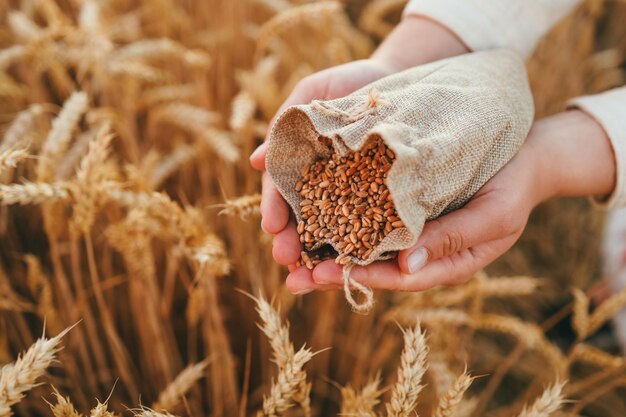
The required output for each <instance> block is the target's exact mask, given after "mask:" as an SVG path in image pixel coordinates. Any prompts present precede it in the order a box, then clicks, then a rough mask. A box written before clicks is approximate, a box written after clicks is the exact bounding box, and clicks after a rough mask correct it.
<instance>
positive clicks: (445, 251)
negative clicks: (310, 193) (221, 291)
mask: <svg viewBox="0 0 626 417" xmlns="http://www.w3.org/2000/svg"><path fill="white" fill-rule="evenodd" d="M529 154H530V152H526V151H524V150H523V151H522V152H520V153H519V154H518V155H517V156H516V157H515V158H514V159H513V160H512V161H511V162H510V163H509V164H508V165H506V166H505V167H504V168H503V169H502V170H501V171H500V172H498V174H496V175H495V176H494V177H493V178H492V179H491V180H490V181H489V182H487V184H485V186H483V188H482V189H480V190H479V191H478V193H476V195H474V197H473V198H472V199H471V200H470V201H469V202H468V203H467V204H466V205H465V206H464V207H463V208H461V209H459V210H456V211H454V212H451V213H449V214H447V215H445V216H442V217H440V218H438V219H436V220H433V221H430V222H427V223H426V225H425V226H424V230H423V232H422V234H421V235H420V237H419V239H418V242H417V244H416V245H415V246H414V247H413V248H411V249H407V250H404V251H401V252H400V253H399V255H398V258H397V259H393V260H388V261H382V262H375V263H373V264H371V265H368V266H365V267H360V266H355V267H354V268H353V269H352V271H351V273H350V276H351V277H352V278H353V279H355V280H356V281H357V282H360V283H362V284H364V285H367V286H368V287H370V288H373V289H386V290H393V291H421V290H425V289H428V288H431V287H434V286H437V285H455V284H460V283H463V282H465V281H467V280H468V279H469V278H470V277H471V276H472V275H473V274H474V273H475V272H476V271H479V270H480V269H482V268H483V267H484V266H485V265H487V264H489V263H490V262H492V261H493V260H495V259H496V258H497V257H498V256H500V255H501V254H502V253H504V252H505V251H506V250H507V249H509V248H510V247H511V246H512V245H513V244H514V243H515V241H516V240H517V239H518V238H519V236H520V235H521V233H522V231H523V230H524V227H525V226H526V222H527V221H528V217H529V215H530V212H531V210H532V208H533V207H534V206H535V204H537V203H538V201H539V199H540V198H539V195H540V194H539V193H538V190H537V188H536V187H535V183H536V178H535V173H536V170H535V169H534V163H535V161H534V160H533V158H531V157H530V155H529ZM342 285H343V278H342V266H341V265H337V264H336V263H335V262H334V261H332V260H330V261H325V262H322V263H321V264H319V265H317V266H316V267H315V269H314V270H312V271H311V270H308V269H306V268H303V267H301V268H298V269H295V270H293V271H292V272H291V273H290V274H289V276H288V278H287V288H288V289H289V290H290V291H292V292H294V293H300V294H302V293H306V292H309V291H311V290H335V289H339V288H342Z"/></svg>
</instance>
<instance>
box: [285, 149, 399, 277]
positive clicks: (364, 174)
mask: <svg viewBox="0 0 626 417" xmlns="http://www.w3.org/2000/svg"><path fill="white" fill-rule="evenodd" d="M328 142H329V141H328V140H326V141H325V142H323V143H324V144H325V145H327V146H329V147H330V144H329V143H328ZM394 159H395V154H394V153H393V152H392V151H391V150H390V149H389V148H387V147H386V146H385V145H384V143H382V142H381V141H372V142H370V143H368V144H366V145H365V146H364V147H363V148H362V149H361V150H359V151H358V152H352V153H350V154H348V155H346V156H341V155H340V154H338V153H333V154H332V155H331V156H330V158H328V159H322V160H317V161H315V162H313V163H312V164H311V165H307V166H305V167H304V168H303V169H302V178H301V179H300V180H299V181H298V182H297V183H296V187H295V189H296V191H297V192H298V193H299V194H300V196H301V197H302V200H301V201H300V216H301V220H300V221H299V222H298V225H297V231H298V234H299V235H300V243H302V244H303V245H304V250H305V251H313V250H315V249H317V247H318V246H319V245H320V244H321V243H332V245H333V248H334V249H335V250H336V251H337V252H338V253H339V256H338V257H337V259H336V260H335V261H336V262H337V263H340V264H345V263H346V262H347V261H349V260H351V259H352V258H355V259H359V260H367V259H369V257H370V255H371V254H372V253H373V252H374V250H375V249H376V247H377V246H378V245H379V244H380V243H381V242H382V241H383V240H384V239H385V237H387V236H388V235H389V234H390V233H392V232H393V231H394V230H396V229H402V228H404V223H403V222H402V220H401V219H400V217H399V216H398V212H397V211H396V208H395V204H394V202H393V198H392V196H391V192H390V191H389V189H388V188H387V185H386V178H387V173H388V172H389V170H390V169H391V164H392V163H393V160H394ZM315 255H319V254H315ZM307 256H308V257H309V261H308V262H307V259H303V260H302V264H304V265H306V266H307V267H311V266H313V265H315V264H317V263H319V262H321V261H322V260H323V259H324V258H325V257H324V256H316V258H315V259H311V255H308V254H307ZM331 257H332V255H331Z"/></svg>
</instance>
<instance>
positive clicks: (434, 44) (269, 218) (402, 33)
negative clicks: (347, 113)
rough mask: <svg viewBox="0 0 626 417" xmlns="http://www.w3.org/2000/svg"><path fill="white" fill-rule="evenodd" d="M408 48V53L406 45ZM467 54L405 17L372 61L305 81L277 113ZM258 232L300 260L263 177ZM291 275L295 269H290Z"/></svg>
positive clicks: (450, 37)
mask: <svg viewBox="0 0 626 417" xmlns="http://www.w3.org/2000/svg"><path fill="white" fill-rule="evenodd" d="M407 44H410V45H411V50H410V52H407V50H406V45H407ZM465 52H468V49H467V47H466V46H465V45H463V43H462V42H461V41H460V40H459V39H458V38H457V37H456V36H455V35H454V34H453V33H451V32H450V31H449V30H448V29H446V28H445V27H443V26H441V25H439V24H438V23H435V22H433V21H430V20H428V19H425V18H421V17H417V16H409V17H406V18H405V19H403V21H402V22H401V23H400V24H399V25H398V26H397V27H396V28H395V29H394V31H393V32H392V33H391V34H390V35H389V36H388V37H387V39H385V41H384V42H383V43H382V44H381V46H380V47H379V48H378V49H377V50H376V52H375V53H374V54H373V55H372V57H371V58H370V59H366V60H361V61H355V62H351V63H348V64H344V65H340V66H337V67H334V68H330V69H327V70H324V71H321V72H318V73H316V74H313V75H310V76H308V77H306V78H304V79H303V80H302V81H301V82H300V83H298V85H297V86H296V88H295V89H294V91H293V92H292V93H291V95H290V96H289V98H287V100H286V101H285V103H284V104H283V105H282V106H281V108H280V109H279V110H278V112H277V114H280V113H281V112H282V111H283V110H284V109H286V108H287V107H289V106H292V105H296V104H304V103H309V102H310V101H311V100H314V99H323V100H328V99H333V98H338V97H343V96H345V95H347V94H350V93H351V92H353V91H355V90H357V89H359V88H361V87H363V86H365V85H367V84H369V83H371V82H373V81H376V80H378V79H379V78H382V77H385V76H387V75H390V74H392V73H395V72H398V71H401V70H403V69H406V68H409V67H412V66H415V65H419V64H423V63H427V62H431V61H434V60H437V59H441V58H445V57H449V56H453V55H458V54H462V53H465ZM266 151H267V145H266V143H264V144H263V145H261V146H260V147H259V148H257V149H256V150H255V151H254V153H253V154H252V155H251V157H250V163H251V165H252V166H253V167H254V168H256V169H258V170H264V169H265V154H266ZM261 215H262V221H261V227H262V228H263V230H265V231H266V232H268V233H271V234H273V235H274V243H273V255H274V258H275V259H276V261H277V262H279V263H281V264H283V265H293V264H295V262H296V261H297V260H298V258H299V257H300V250H301V245H300V240H299V238H298V234H297V232H296V226H295V221H294V219H293V217H292V216H291V214H290V209H289V206H288V205H287V203H286V202H285V201H284V200H283V198H282V196H281V195H280V193H279V192H278V191H277V190H276V188H275V187H274V186H273V184H272V183H271V181H270V180H269V178H268V177H267V175H266V174H265V175H263V198H262V201H261ZM290 269H293V267H290Z"/></svg>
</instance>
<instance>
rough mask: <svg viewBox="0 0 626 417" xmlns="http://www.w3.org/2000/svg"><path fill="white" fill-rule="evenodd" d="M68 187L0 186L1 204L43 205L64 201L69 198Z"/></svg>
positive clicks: (55, 185)
mask: <svg viewBox="0 0 626 417" xmlns="http://www.w3.org/2000/svg"><path fill="white" fill-rule="evenodd" d="M69 196H70V195H69V193H68V187H67V185H65V184H62V183H55V184H48V183H45V182H41V183H37V182H25V183H23V184H10V185H4V184H0V204H3V205H12V204H20V205H27V204H41V203H46V202H52V201H63V200H67V199H68V198H69Z"/></svg>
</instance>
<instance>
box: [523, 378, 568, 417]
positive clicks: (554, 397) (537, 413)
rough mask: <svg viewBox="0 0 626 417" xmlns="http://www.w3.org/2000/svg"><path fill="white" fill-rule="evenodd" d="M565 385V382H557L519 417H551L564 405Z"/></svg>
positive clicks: (525, 408)
mask: <svg viewBox="0 0 626 417" xmlns="http://www.w3.org/2000/svg"><path fill="white" fill-rule="evenodd" d="M564 385H565V383H563V382H557V383H555V384H554V385H553V386H551V387H550V388H548V389H546V390H545V391H544V392H543V394H541V397H539V398H538V399H537V400H536V401H535V402H534V403H533V404H532V405H531V406H530V407H529V406H526V407H524V409H523V410H522V412H521V413H520V414H519V416H518V417H550V416H551V415H552V414H553V413H555V412H556V411H557V410H558V409H559V408H561V404H563V396H562V391H563V386H564Z"/></svg>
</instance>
